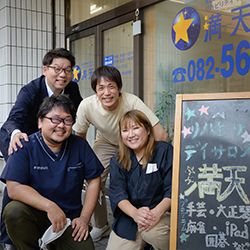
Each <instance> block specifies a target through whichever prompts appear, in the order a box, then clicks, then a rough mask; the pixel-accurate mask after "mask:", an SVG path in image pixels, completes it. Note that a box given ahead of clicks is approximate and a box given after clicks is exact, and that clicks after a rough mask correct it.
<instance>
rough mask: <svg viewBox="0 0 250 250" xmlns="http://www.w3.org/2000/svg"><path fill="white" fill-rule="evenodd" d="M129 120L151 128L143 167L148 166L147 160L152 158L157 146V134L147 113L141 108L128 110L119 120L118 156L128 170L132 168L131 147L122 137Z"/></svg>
mask: <svg viewBox="0 0 250 250" xmlns="http://www.w3.org/2000/svg"><path fill="white" fill-rule="evenodd" d="M129 120H132V121H134V122H135V124H137V125H139V126H142V127H144V128H145V129H146V130H147V131H148V130H149V131H150V133H149V135H148V142H147V145H146V147H145V153H144V156H143V169H144V168H145V167H146V165H147V162H148V161H149V160H151V156H152V154H153V152H154V151H155V148H156V141H155V136H154V132H153V126H152V124H151V122H150V121H149V119H148V118H147V116H146V115H144V114H143V113H142V112H141V111H139V110H130V111H128V112H126V113H125V114H124V115H123V116H122V117H121V118H120V120H119V138H118V140H119V153H118V156H117V159H118V161H119V163H120V164H121V167H122V168H124V169H126V170H127V171H129V170H130V168H131V160H130V154H131V149H130V148H129V147H127V146H126V145H125V144H124V142H123V139H122V134H121V131H122V128H123V127H124V126H125V127H126V126H127V124H128V122H129Z"/></svg>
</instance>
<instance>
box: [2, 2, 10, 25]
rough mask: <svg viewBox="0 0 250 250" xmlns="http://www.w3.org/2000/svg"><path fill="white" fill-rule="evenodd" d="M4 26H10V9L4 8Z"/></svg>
mask: <svg viewBox="0 0 250 250" xmlns="http://www.w3.org/2000/svg"><path fill="white" fill-rule="evenodd" d="M4 15H5V16H4V26H5V25H7V26H9V25H10V24H11V8H9V7H6V8H4Z"/></svg>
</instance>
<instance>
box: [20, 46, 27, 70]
mask: <svg viewBox="0 0 250 250" xmlns="http://www.w3.org/2000/svg"><path fill="white" fill-rule="evenodd" d="M21 50H22V66H27V63H28V62H27V49H26V48H21Z"/></svg>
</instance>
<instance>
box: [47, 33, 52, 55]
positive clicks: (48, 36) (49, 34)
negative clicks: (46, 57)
mask: <svg viewBox="0 0 250 250" xmlns="http://www.w3.org/2000/svg"><path fill="white" fill-rule="evenodd" d="M47 41H48V42H47V45H48V47H47V51H48V50H50V49H51V48H52V33H51V32H50V33H47Z"/></svg>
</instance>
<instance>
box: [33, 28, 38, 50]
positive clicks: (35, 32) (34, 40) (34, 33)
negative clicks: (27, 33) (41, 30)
mask: <svg viewBox="0 0 250 250" xmlns="http://www.w3.org/2000/svg"><path fill="white" fill-rule="evenodd" d="M37 33H38V31H36V30H33V31H32V47H34V48H36V47H37Z"/></svg>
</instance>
